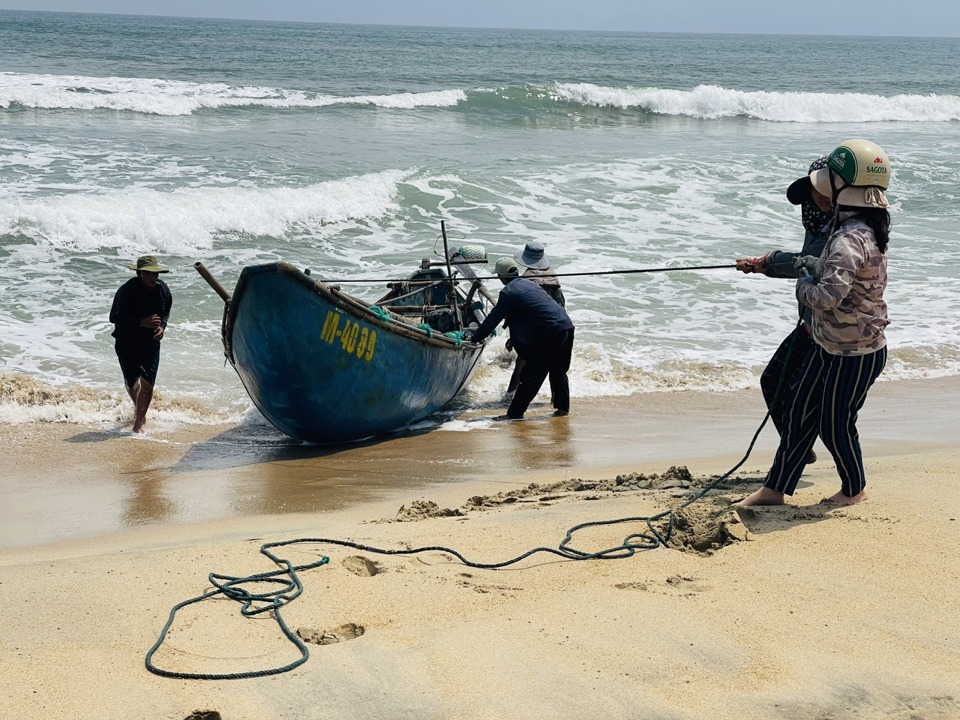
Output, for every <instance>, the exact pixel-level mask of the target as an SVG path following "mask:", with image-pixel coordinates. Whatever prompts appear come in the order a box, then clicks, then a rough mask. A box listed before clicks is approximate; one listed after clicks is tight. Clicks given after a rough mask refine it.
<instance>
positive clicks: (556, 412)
mask: <svg viewBox="0 0 960 720" xmlns="http://www.w3.org/2000/svg"><path fill="white" fill-rule="evenodd" d="M553 414H554V417H563V416H564V415H569V414H570V411H569V410H554V411H553Z"/></svg>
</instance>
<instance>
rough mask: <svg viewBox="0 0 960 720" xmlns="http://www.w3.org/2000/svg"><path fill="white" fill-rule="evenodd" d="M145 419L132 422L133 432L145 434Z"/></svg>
mask: <svg viewBox="0 0 960 720" xmlns="http://www.w3.org/2000/svg"><path fill="white" fill-rule="evenodd" d="M146 426H147V419H146V418H137V419H135V420H134V421H133V431H134V432H135V433H138V434H141V435H142V434H143V433H146V430H145V429H144V428H146Z"/></svg>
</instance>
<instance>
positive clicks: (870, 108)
mask: <svg viewBox="0 0 960 720" xmlns="http://www.w3.org/2000/svg"><path fill="white" fill-rule="evenodd" d="M343 106H354V107H364V106H368V107H370V108H371V109H391V110H415V109H421V108H444V109H449V108H456V109H457V110H461V111H467V110H484V109H488V108H497V109H499V110H503V111H513V112H517V113H523V112H537V111H540V110H546V109H550V108H556V107H557V106H573V107H574V108H576V107H580V108H581V109H583V110H588V109H590V108H603V109H608V110H621V111H629V112H644V113H650V114H656V115H665V116H679V117H691V118H699V119H704V120H716V119H722V118H734V117H744V118H752V119H756V120H764V121H769V122H798V123H834V122H850V123H854V122H856V123H863V122H951V121H955V120H960V96H958V95H935V94H929V95H893V96H889V97H887V96H881V95H868V94H863V93H812V92H768V91H743V90H735V89H731V88H725V87H720V86H717V85H699V86H697V87H695V88H693V89H692V90H680V89H670V88H660V87H634V86H624V87H607V86H602V85H594V84H591V83H552V84H549V85H526V86H519V87H518V86H513V87H503V88H474V89H470V90H465V89H461V88H447V89H439V90H432V91H426V92H400V93H391V94H383V95H345V96H338V95H330V94H325V93H317V92H310V91H307V90H299V89H290V88H273V87H262V86H235V85H228V84H225V83H197V82H188V81H181V80H164V79H157V78H123V77H85V76H73V75H39V74H29V73H13V72H4V73H0V108H7V109H10V108H32V109H39V110H82V111H84V110H114V111H127V112H135V113H144V114H151V115H164V116H178V115H191V114H194V113H198V112H202V111H217V110H224V109H238V108H270V109H272V110H275V111H282V110H297V109H323V108H329V107H343ZM568 109H569V108H568Z"/></svg>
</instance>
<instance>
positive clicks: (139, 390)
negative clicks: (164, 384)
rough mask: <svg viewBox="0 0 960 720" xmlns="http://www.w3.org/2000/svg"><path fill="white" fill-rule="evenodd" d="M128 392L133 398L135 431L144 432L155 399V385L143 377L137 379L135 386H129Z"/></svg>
mask: <svg viewBox="0 0 960 720" xmlns="http://www.w3.org/2000/svg"><path fill="white" fill-rule="evenodd" d="M127 394H128V395H130V399H131V400H133V407H134V413H133V431H134V432H135V433H143V432H144V427H146V425H147V410H148V409H149V408H150V402H151V401H152V400H153V385H151V384H150V383H148V382H147V381H146V380H144V379H143V378H139V379H137V381H136V382H135V383H134V384H133V387H128V388H127Z"/></svg>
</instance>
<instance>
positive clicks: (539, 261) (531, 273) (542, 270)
mask: <svg viewBox="0 0 960 720" xmlns="http://www.w3.org/2000/svg"><path fill="white" fill-rule="evenodd" d="M513 258H514V260H516V261H517V264H518V265H520V266H521V267H523V268H526V269H525V270H524V271H523V274H522V275H521V276H520V277H524V278H526V279H527V280H532V281H533V282H535V283H536V284H537V285H539V286H540V287H542V288H543V289H544V290H546V291H547V295H549V296H550V297H552V298H553V299H554V300H556V301H557V302H558V303H560V307H562V308H564V309H566V307H567V299H566V298H565V297H564V296H563V290H561V289H560V281H559V280H558V279H557V276H556V273H554V272H553V270H551V269H550V261H549V260H548V259H547V256H546V253H545V252H544V249H543V243H540V242H537V241H535V240H531V241H530V242H528V243H527V244H526V245H525V246H524V248H523V250H518V251H517V252H516V253H514V256H513ZM507 349H508V350H509V349H510V348H509V347H508V348H507ZM522 369H523V359H522V358H521V357H520V356H517V361H516V363H514V366H513V374H512V375H511V376H510V382H509V383H507V392H508V393H512V392H516V390H517V387H518V386H519V385H520V371H521V370H522ZM550 388H551V389H550V396H551V399H552V398H553V396H554V394H555V393H554V392H553V386H552V385H551V386H550Z"/></svg>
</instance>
